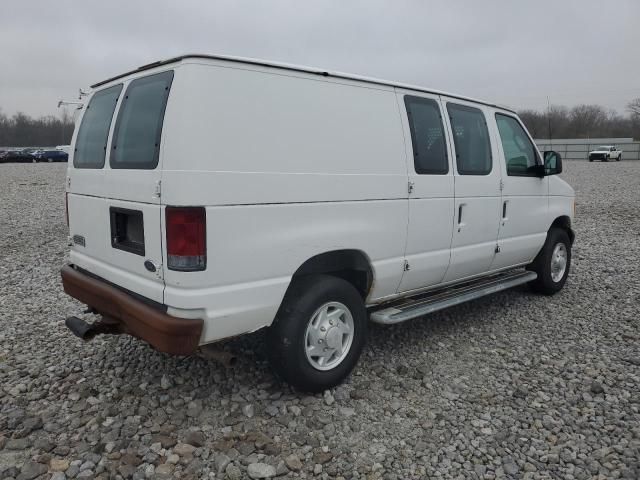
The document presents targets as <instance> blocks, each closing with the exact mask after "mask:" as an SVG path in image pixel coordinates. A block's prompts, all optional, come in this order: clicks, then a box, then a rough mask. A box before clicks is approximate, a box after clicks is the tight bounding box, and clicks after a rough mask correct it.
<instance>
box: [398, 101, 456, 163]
mask: <svg viewBox="0 0 640 480" xmlns="http://www.w3.org/2000/svg"><path fill="white" fill-rule="evenodd" d="M404 104H405V106H406V108H407V115H408V117H409V129H410V130H411V143H412V145H413V162H414V165H415V169H416V173H418V174H431V175H445V174H447V173H449V162H448V161H447V146H446V143H445V136H444V127H443V126H442V117H441V115H440V107H439V106H438V103H437V102H436V101H435V100H431V99H429V98H421V97H412V96H409V95H407V96H405V97H404Z"/></svg>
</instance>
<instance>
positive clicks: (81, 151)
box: [73, 84, 122, 168]
mask: <svg viewBox="0 0 640 480" xmlns="http://www.w3.org/2000/svg"><path fill="white" fill-rule="evenodd" d="M121 91H122V84H120V85H114V86H113V87H109V88H105V89H104V90H100V91H99V92H96V93H94V94H93V97H91V100H90V101H89V105H87V110H86V111H85V112H84V116H83V117H82V123H81V124H80V130H78V138H77V139H76V145H75V148H74V151H73V152H74V154H73V166H74V167H75V168H102V167H104V158H105V154H106V150H107V138H108V137H109V128H111V119H112V118H113V111H114V110H115V108H116V104H117V103H118V97H119V96H120V92H121Z"/></svg>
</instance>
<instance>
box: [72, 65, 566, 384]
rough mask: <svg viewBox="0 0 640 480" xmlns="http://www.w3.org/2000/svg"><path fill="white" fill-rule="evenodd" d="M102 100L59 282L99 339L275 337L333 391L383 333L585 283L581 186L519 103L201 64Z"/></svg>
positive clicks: (84, 331)
mask: <svg viewBox="0 0 640 480" xmlns="http://www.w3.org/2000/svg"><path fill="white" fill-rule="evenodd" d="M92 88H93V93H92V96H91V97H90V99H89V102H88V108H86V109H84V111H83V113H82V115H83V117H82V118H81V120H80V121H79V122H78V126H77V128H76V132H75V133H74V136H73V142H72V152H74V153H73V154H72V161H71V162H69V167H68V174H67V175H68V179H67V184H66V185H67V193H66V198H67V209H68V222H69V234H70V237H69V238H70V244H71V252H70V257H69V258H70V264H69V265H67V266H65V267H64V268H63V269H62V272H61V275H62V281H63V287H64V290H65V291H66V292H67V294H69V295H71V296H72V297H75V298H76V299H78V300H80V302H82V303H84V304H86V305H88V307H89V309H90V311H92V312H95V313H98V314H101V315H102V316H103V320H101V321H97V322H96V323H93V324H89V323H87V322H86V321H85V320H83V319H81V318H79V317H76V316H72V317H69V318H67V321H66V324H67V326H68V327H69V328H70V329H71V330H72V331H73V333H75V334H76V335H78V336H79V337H81V338H84V339H90V338H92V337H93V336H95V335H97V334H100V333H127V334H130V335H133V336H136V337H139V338H141V339H143V340H146V341H147V342H148V343H150V344H151V345H152V346H153V347H155V348H156V349H158V350H160V351H163V352H168V353H171V354H178V355H187V354H191V353H194V352H195V351H196V349H197V348H198V347H199V346H201V345H204V344H209V343H212V342H216V341H219V340H222V339H226V338H230V337H234V336H237V335H240V334H243V333H247V332H253V331H255V330H258V329H260V328H263V327H266V328H267V334H266V341H267V352H268V356H269V359H270V362H271V365H272V366H273V368H274V370H275V371H276V373H277V374H279V375H280V376H281V377H282V378H284V379H285V380H286V381H288V382H290V383H291V384H292V385H294V386H295V387H297V388H299V389H302V390H306V391H321V390H324V389H327V388H330V387H332V386H335V385H336V384H338V383H340V382H341V381H342V380H343V379H344V378H345V377H346V376H347V375H348V374H349V372H350V371H351V370H352V368H353V367H354V365H355V364H356V362H357V359H358V357H359V356H360V353H361V351H362V349H363V347H364V344H365V341H366V338H367V328H368V320H369V319H371V320H372V321H374V322H378V323H382V324H394V323H399V322H403V321H406V320H409V319H412V318H416V317H421V316H424V315H425V314H427V313H430V312H433V311H436V310H440V309H442V308H446V307H449V306H451V305H456V304H459V303H461V302H464V301H468V300H472V299H474V298H478V297H480V296H483V295H487V294H490V293H493V292H497V291H500V290H504V289H506V288H510V287H513V286H515V285H520V284H529V285H530V286H531V288H532V289H533V290H535V291H537V292H540V293H543V294H546V295H551V294H554V293H556V292H558V291H559V290H560V289H561V288H562V287H563V285H564V284H565V281H566V280H567V276H568V274H569V268H570V264H571V246H572V244H573V240H574V233H573V230H572V221H573V216H574V191H573V189H572V188H571V187H570V186H569V185H568V184H567V183H566V182H565V181H563V180H562V179H560V178H559V177H558V176H557V174H558V173H560V172H562V159H561V157H560V155H558V154H557V153H556V152H553V151H548V152H544V153H543V154H541V153H540V152H539V151H538V150H537V147H536V146H535V143H534V142H533V140H532V138H531V136H530V135H529V133H528V132H527V130H526V128H525V127H524V125H523V123H522V122H521V120H520V119H519V118H518V115H517V114H516V112H515V111H514V110H511V109H509V108H505V107H502V106H498V105H495V104H493V103H489V102H483V101H478V100H472V99H469V98H466V97H462V96H458V95H451V94H445V93H442V92H439V91H434V90H429V89H426V88H421V87H413V86H407V85H402V84H398V83H392V82H387V81H382V80H369V79H364V78H361V77H356V76H350V75H345V74H334V73H329V72H325V71H322V70H316V69H308V68H303V67H292V66H285V65H280V64H274V63H269V62H263V61H250V60H242V59H236V58H231V57H212V56H200V55H189V56H183V57H178V58H174V59H171V60H167V61H162V62H158V63H155V64H152V65H149V66H146V67H142V68H141V69H138V70H135V71H132V72H129V73H126V74H123V75H119V76H117V77H114V78H112V79H109V80H106V81H104V82H101V83H98V84H96V85H94V86H93V87H92ZM112 122H113V129H111V128H110V125H112ZM203 143H206V144H207V145H209V147H208V148H207V149H206V151H202V149H201V148H200V145H202V144H203ZM479 308H481V307H479ZM398 348H402V347H401V346H398Z"/></svg>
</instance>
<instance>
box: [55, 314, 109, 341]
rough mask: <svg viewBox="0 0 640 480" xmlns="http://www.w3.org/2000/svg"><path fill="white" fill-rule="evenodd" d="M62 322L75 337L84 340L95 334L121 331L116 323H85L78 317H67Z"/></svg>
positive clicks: (91, 337) (90, 338)
mask: <svg viewBox="0 0 640 480" xmlns="http://www.w3.org/2000/svg"><path fill="white" fill-rule="evenodd" d="M64 324H65V325H66V326H67V328H68V329H69V330H71V332H72V333H73V334H74V335H75V336H76V337H78V338H81V339H82V340H84V341H86V342H88V341H89V340H92V339H93V338H94V337H95V336H96V335H100V334H118V333H121V332H120V329H119V328H118V324H117V323H112V322H101V321H98V322H95V323H87V322H85V321H84V320H82V319H81V318H78V317H67V319H66V320H65V321H64Z"/></svg>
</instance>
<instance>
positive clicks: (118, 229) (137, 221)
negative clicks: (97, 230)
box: [109, 207, 144, 256]
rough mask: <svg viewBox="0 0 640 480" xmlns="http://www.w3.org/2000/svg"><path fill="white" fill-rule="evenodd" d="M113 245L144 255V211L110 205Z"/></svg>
mask: <svg viewBox="0 0 640 480" xmlns="http://www.w3.org/2000/svg"><path fill="white" fill-rule="evenodd" d="M109 216H110V218H111V246H112V247H113V248H116V249H118V250H124V251H125V252H129V253H133V254H135V255H140V256H144V222H143V217H142V212H141V211H139V210H130V209H128V208H120V207H109Z"/></svg>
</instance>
